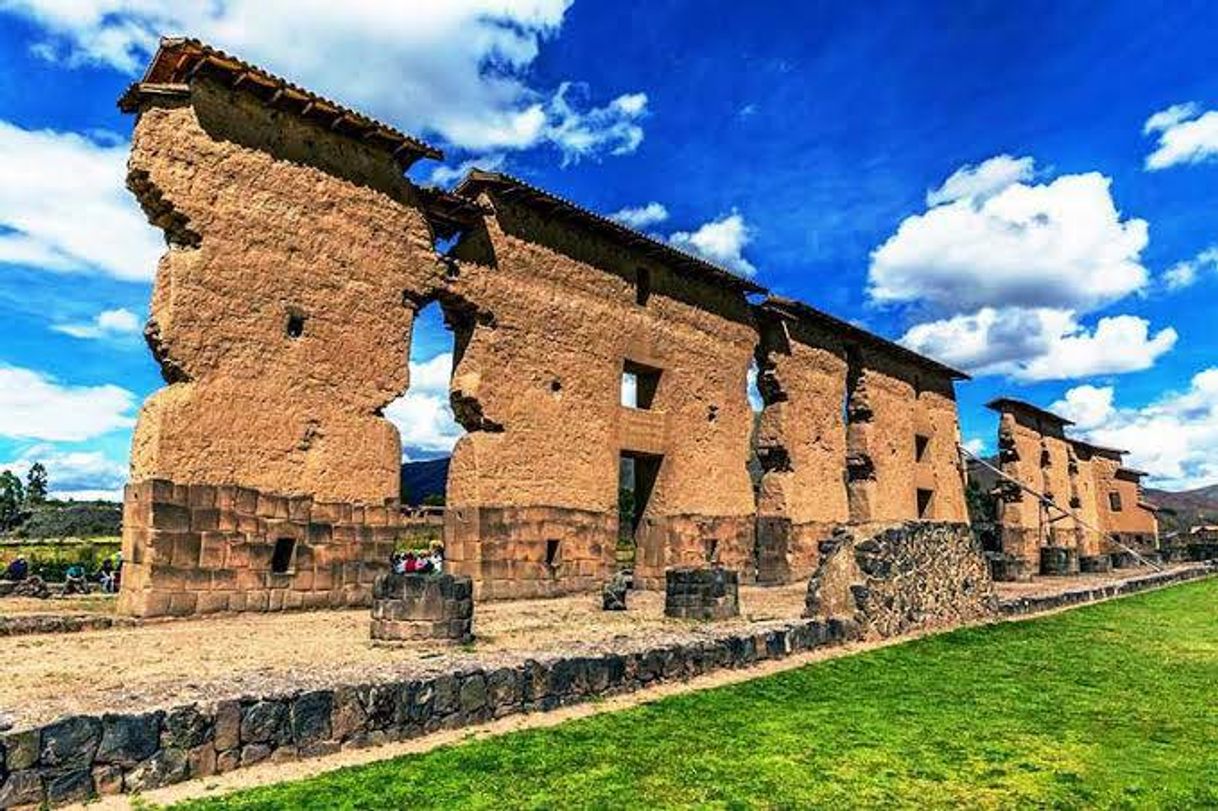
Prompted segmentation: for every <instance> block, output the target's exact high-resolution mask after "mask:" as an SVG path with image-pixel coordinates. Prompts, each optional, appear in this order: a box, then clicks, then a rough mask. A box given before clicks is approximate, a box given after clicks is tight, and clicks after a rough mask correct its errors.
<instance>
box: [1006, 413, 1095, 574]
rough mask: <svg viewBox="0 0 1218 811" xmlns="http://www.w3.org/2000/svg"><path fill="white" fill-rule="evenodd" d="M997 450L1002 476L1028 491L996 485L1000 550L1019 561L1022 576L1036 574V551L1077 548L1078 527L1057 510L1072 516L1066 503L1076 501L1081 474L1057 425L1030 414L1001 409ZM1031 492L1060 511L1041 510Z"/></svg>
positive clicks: (1069, 445)
mask: <svg viewBox="0 0 1218 811" xmlns="http://www.w3.org/2000/svg"><path fill="white" fill-rule="evenodd" d="M998 448H999V459H1000V465H1001V469H1002V471H1003V473H1005V474H1006V475H1008V476H1010V477H1011V478H1012V479H1015V480H1016V481H1018V482H1020V483H1021V484H1023V485H1025V486H1026V487H1028V488H1030V490H1031V492H1027V491H1023V490H1020V489H1018V488H1017V487H1015V486H1013V485H1010V484H1009V483H1005V482H1004V483H1002V484H1001V485H1000V491H1001V495H1000V503H999V509H998V522H999V524H1000V526H1001V528H1002V542H1003V552H1004V553H1006V554H1007V555H1008V556H1010V557H1012V558H1013V559H1015V560H1017V561H1020V562H1022V564H1023V566H1024V570H1025V573H1026V574H1028V575H1031V574H1035V573H1037V572H1039V570H1040V549H1041V547H1043V546H1058V547H1063V548H1066V549H1073V550H1076V551H1077V550H1078V549H1079V548H1080V543H1081V542H1082V540H1083V538H1082V535H1081V527H1080V525H1079V524H1078V523H1077V521H1076V520H1075V518H1074V516H1073V514H1063V512H1061V510H1067V511H1069V512H1071V513H1072V512H1073V509H1074V508H1072V507H1070V506H1069V505H1071V504H1077V503H1080V502H1081V498H1082V492H1083V491H1082V490H1081V489H1080V485H1079V479H1080V476H1081V475H1082V473H1083V470H1082V467H1081V466H1080V464H1079V462H1078V458H1077V456H1076V453H1075V450H1074V447H1073V445H1072V444H1071V443H1070V442H1069V441H1068V440H1067V439H1066V438H1065V434H1064V432H1063V431H1062V426H1061V424H1060V423H1058V422H1053V421H1049V420H1046V419H1045V418H1042V417H1040V416H1037V415H1035V414H1029V413H1024V412H1014V411H1002V412H1001V417H1000V420H999V427H998ZM1034 493H1038V494H1043V495H1045V496H1048V497H1049V498H1051V499H1052V500H1053V502H1054V503H1055V504H1057V505H1058V506H1059V507H1060V508H1061V510H1053V509H1049V508H1046V507H1044V506H1042V504H1041V502H1040V500H1039V499H1038V498H1037V496H1036V495H1034Z"/></svg>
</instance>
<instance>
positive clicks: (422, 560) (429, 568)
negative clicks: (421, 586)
mask: <svg viewBox="0 0 1218 811" xmlns="http://www.w3.org/2000/svg"><path fill="white" fill-rule="evenodd" d="M418 561H419V563H418V567H419V574H431V573H432V572H434V571H435V570H436V567H435V566H433V565H432V563H431V558H430V557H429V556H427V555H419V556H418Z"/></svg>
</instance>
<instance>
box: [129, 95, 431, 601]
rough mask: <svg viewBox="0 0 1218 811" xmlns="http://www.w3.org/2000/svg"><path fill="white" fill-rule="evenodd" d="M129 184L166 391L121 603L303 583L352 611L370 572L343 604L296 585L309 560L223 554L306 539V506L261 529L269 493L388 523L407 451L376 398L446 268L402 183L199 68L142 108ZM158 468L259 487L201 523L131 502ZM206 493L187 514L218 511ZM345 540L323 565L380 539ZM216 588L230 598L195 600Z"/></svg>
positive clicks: (157, 404) (400, 377)
mask: <svg viewBox="0 0 1218 811" xmlns="http://www.w3.org/2000/svg"><path fill="white" fill-rule="evenodd" d="M128 185H129V187H130V188H131V190H132V191H133V192H134V193H135V195H136V196H137V198H138V199H139V202H140V204H141V205H142V206H143V208H144V210H145V211H146V212H147V214H148V216H149V219H150V220H151V221H152V222H153V224H155V225H157V226H158V227H160V228H161V229H162V230H163V231H164V232H165V235H166V239H167V242H168V244H169V247H168V250H167V251H166V253H165V254H164V256H163V257H162V258H161V261H160V263H159V265H158V268H157V274H156V281H155V286H154V290H153V296H152V303H151V316H150V319H149V322H148V326H147V328H146V331H145V332H146V336H147V338H148V343H149V345H150V347H151V348H152V351H153V354H154V356H155V357H156V359H157V360H158V362H159V363H160V365H161V369H162V373H163V375H164V377H165V380H166V383H167V384H168V385H167V386H166V387H165V388H163V389H161V390H159V391H157V392H156V393H155V394H153V395H152V396H151V397H150V398H148V400H147V401H146V402H145V403H144V406H143V408H142V409H141V411H140V415H139V420H138V423H137V426H136V429H135V435H134V439H133V443H132V451H131V477H130V480H131V482H132V488H129V489H128V493H127V502H128V503H127V508H128V509H127V513H128V515H129V520H125V521H124V526H123V553H124V558H125V561H126V564H127V565H126V566H125V567H124V588H123V594H122V597H121V601H120V602H121V607H122V610H123V611H125V612H127V613H131V614H137V615H155V614H160V613H190V612H192V611H194V610H198V611H200V612H203V611H207V610H228V609H239V608H241V607H251V608H252V607H259V608H272V609H273V608H276V607H293V605H292V603H293V601H294V602H296V603H298V604H302V605H303V604H306V602H309V603H310V604H312V600H310V601H306V600H304V598H299V599H298V597H299V595H297V597H284V598H279V597H275V596H274V595H275V594H278V593H280V591H281V590H283V593H284V594H288V595H291V594H297V592H299V591H302V590H303V592H304V593H313V592H314V590H315V589H316V591H317V592H319V593H326V594H328V595H330V596H327V597H326V598H325V599H324V600H323V599H322V598H312V599H315V600H316V601H317V604H325V605H336V604H343V605H346V604H351V603H353V602H354V603H360V604H362V603H363V602H365V599H366V598H365V596H364V595H363V591H364V590H365V589H366V587H367V586H368V585H370V583H371V580H370V579H369V578H368V577H365V576H364V575H363V574H360V575H353V576H351V577H347V576H346V575H343V576H342V577H341V578H340V579H339V581H338V582H339V584H340V585H337V586H334V589H341V588H346V587H348V586H351V587H353V588H354V587H356V586H358V590H359V592H360V593H359V594H358V595H354V596H353V595H352V594H350V593H344V594H339V593H338V592H337V591H335V592H334V593H331V588H330V586H329V585H323V586H314V585H312V584H310V585H308V586H304V587H301V584H302V583H303V582H304V577H303V572H301V574H300V575H298V576H294V578H293V582H294V585H292V586H288V585H285V584H284V583H282V582H279V583H270V582H269V581H268V580H267V578H266V576H265V573H264V572H257V573H255V570H254V569H251V568H249V566H248V564H247V563H243V562H242V561H244V560H245V557H244V556H243V555H242V554H241V553H235V552H233V551H232V550H237V549H241V550H244V549H246V548H247V547H248V549H249V551H250V553H251V554H253V555H254V556H255V557H256V556H257V555H259V554H260V550H265V549H267V548H270V547H271V546H273V544H274V543H275V541H276V539H277V538H278V537H280V536H282V537H289V536H290V537H298V538H301V539H302V540H303V539H305V538H306V536H308V534H309V533H310V532H312V531H313V527H312V525H311V524H310V523H309V519H308V517H307V515H306V517H305V518H303V519H301V518H300V517H299V516H298V515H293V516H291V521H292V523H291V524H290V525H289V524H287V523H285V524H284V525H283V526H274V522H278V521H285V520H286V519H288V518H289V516H287V515H286V514H284V515H281V514H280V512H282V510H280V509H279V507H275V508H274V510H273V511H272V512H270V513H267V512H264V509H263V502H265V501H267V500H271V501H274V503H275V504H280V503H281V502H282V503H283V504H286V503H289V501H290V500H293V499H295V500H300V499H305V500H310V501H311V500H313V499H316V501H317V502H318V503H330V504H335V505H337V504H342V505H344V509H345V510H346V511H347V514H348V515H350V512H351V510H353V509H354V510H358V511H361V512H362V511H363V510H364V508H365V506H366V507H367V509H368V510H369V511H375V512H377V513H378V514H379V513H385V512H386V511H387V510H388V514H389V515H396V511H397V510H396V499H397V497H398V487H399V484H398V481H399V470H400V464H401V462H400V460H401V447H400V442H399V437H398V432H397V429H396V428H395V427H394V426H393V425H392V423H390V422H389V421H388V420H386V419H385V418H384V417H383V416H382V413H381V410H382V409H383V408H384V406H385V405H387V404H388V403H389V402H390V401H391V400H393V399H394V398H395V397H397V396H398V395H400V394H401V393H402V392H403V391H404V390H405V389H406V387H407V384H408V366H407V359H408V357H409V341H410V332H411V325H412V322H413V318H414V309H413V307H412V306H409V304H410V301H409V299H408V298H407V299H404V296H403V293H404V291H408V292H411V293H412V294H414V295H417V296H422V295H425V294H427V293H428V292H430V291H431V290H433V289H434V288H435V286H436V285H437V284H439V282H440V280H441V267H440V266H439V264H438V263H437V262H436V261H435V255H434V252H433V250H432V249H431V244H430V243H431V232H430V229H429V227H428V225H427V223H426V221H425V219H424V217H423V214H422V212H421V210H420V209H419V207H418V200H417V198H416V193H415V191H414V190H413V188H412V187H411V186H410V184H409V183H408V182H407V181H406V180H405V179H404V178H403V177H402V172H401V169H400V168H399V166H398V165H397V163H396V162H395V161H394V160H393V158H392V157H391V156H390V155H389V154H388V153H386V152H384V151H377V150H375V149H372V148H371V147H368V146H365V145H364V144H362V143H360V142H358V141H356V140H352V139H349V138H341V137H339V136H337V135H334V134H332V133H331V132H330V131H329V130H328V129H327V128H325V127H322V126H319V125H317V124H313V123H308V122H305V121H303V120H301V119H299V118H296V117H294V116H289V115H284V114H282V113H278V112H276V111H274V110H271V109H269V108H268V107H266V106H264V105H263V104H262V103H261V102H260V101H258V100H257V99H255V98H253V97H252V96H249V95H247V94H246V93H243V92H240V91H233V90H229V89H227V88H224V87H221V86H220V85H219V84H217V83H215V82H213V81H211V80H209V79H207V78H203V77H200V78H198V79H196V80H195V81H194V82H193V83H192V84H191V86H190V89H189V95H188V96H187V97H180V98H166V97H158V98H157V100H156V101H148V102H145V103H144V106H143V107H142V109H141V111H140V115H139V119H138V121H137V123H136V126H135V132H134V135H133V138H132V151H131V157H130V161H129V164H128ZM154 480H159V481H163V482H168V483H169V486H170V487H171V488H172V487H173V486H175V485H176V486H178V487H181V488H185V487H189V488H191V492H204V491H205V488H214V487H221V488H226V490H224V491H223V492H229V491H232V490H233V489H234V488H243V490H242V492H248V493H252V494H253V495H251V496H249V497H248V500H249V502H250V504H249V505H248V508H245V507H243V510H244V515H243V517H242V521H243V522H242V523H241V524H240V526H238V523H237V518H233V520H232V521H230V522H229V523H230V525H226V526H216V525H213V523H212V522H211V521H210V519H204V520H203V522H202V523H201V524H198V525H196V524H195V523H194V518H193V517H190V516H181V515H177V514H171V513H175V511H176V510H178V509H179V508H185V506H187V505H180V504H177V503H171V502H166V504H167V505H168V506H171V507H172V508H173V509H170V510H154V511H153V512H151V513H145V511H144V510H145V507H144V505H142V504H135V503H132V501H131V499H132V498H133V495H132V494H133V493H140V492H144V491H146V490H148V488H149V487H151V486H152V485H151V483H152V482H153V481H154ZM206 492H211V491H210V490H209V491H206ZM204 500H205V501H206V502H207V503H205V504H204V503H199V504H192V505H188V506H191V507H199V508H201V509H207V510H211V509H214V508H216V507H217V505H215V504H214V503H212V498H210V497H209V498H207V499H204ZM291 503H296V502H295V501H291ZM387 503H389V506H388V507H387V506H386V505H387ZM232 506H233V505H231V504H229V505H222V506H220V509H226V508H231V507H232ZM268 509H269V508H268ZM133 512H134V514H136V515H139V516H140V517H139V518H137V519H131V518H130V516H131V515H132V514H133ZM306 512H307V511H306ZM387 520H388V519H387ZM217 532H220V533H229V534H227V535H225V537H224V538H219V537H212V536H210V535H208V533H212V534H214V533H217ZM238 532H240V533H242V534H241V536H240V540H238V537H237V536H236V535H235V533H238ZM343 540H344V543H341V544H337V545H335V546H333V547H331V548H330V549H329V551H328V552H326V553H324V554H323V555H322V557H323V558H324V559H326V560H332V561H333V562H334V563H335V564H340V563H341V564H344V565H350V566H355V567H360V566H371V565H373V564H374V562H375V559H376V558H377V556H378V555H379V553H380V551H383V550H381V549H379V548H378V547H369V548H367V549H363V548H360V547H359V545H358V544H357V543H353V542H356V541H359V540H360V538H359V537H351V538H346V539H343ZM220 547H226V548H227V549H229V550H230V552H229V557H228V558H226V557H225V555H224V554H223V553H222V551H214V553H213V549H214V550H219V549H220ZM304 549H305V547H304V546H302V547H301V552H300V554H301V555H305V554H306V552H305V551H304ZM234 556H235V557H234ZM223 560H228V561H229V562H228V563H218V562H217V561H223ZM233 561H236V562H235V563H234V562H233ZM279 579H280V580H282V578H279ZM205 581H206V584H205ZM364 581H367V582H364ZM213 586H214V588H215V591H216V593H217V594H219V593H223V594H224V595H225V598H224V599H222V598H221V597H219V596H207V597H199V596H198V595H199V594H203V593H207V594H211V592H212V589H213ZM230 593H232V594H240V593H244V594H245V595H246V596H245V597H244V598H242V597H234V598H233V599H231V600H229V599H228V596H229V595H230ZM171 594H174V595H177V596H176V597H173V598H171V596H170V595H171ZM264 597H265V598H266V599H263V598H264ZM280 599H284V600H286V602H282V603H278V604H277V603H276V602H275V601H277V600H280ZM188 606H190V607H191V608H189V609H188Z"/></svg>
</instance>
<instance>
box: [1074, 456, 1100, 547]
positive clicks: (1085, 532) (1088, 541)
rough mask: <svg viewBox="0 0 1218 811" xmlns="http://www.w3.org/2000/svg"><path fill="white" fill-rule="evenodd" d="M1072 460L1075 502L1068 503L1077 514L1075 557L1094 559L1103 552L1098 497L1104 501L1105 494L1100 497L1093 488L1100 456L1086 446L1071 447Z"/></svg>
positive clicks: (1094, 487)
mask: <svg viewBox="0 0 1218 811" xmlns="http://www.w3.org/2000/svg"><path fill="white" fill-rule="evenodd" d="M1071 447H1072V449H1073V450H1074V454H1075V458H1076V459H1077V464H1078V476H1077V477H1076V480H1075V485H1076V490H1077V493H1078V499H1077V502H1074V503H1072V504H1071V507H1072V509H1073V510H1074V511H1075V513H1077V514H1078V517H1079V519H1081V520H1079V521H1078V522H1077V525H1078V539H1079V540H1078V554H1079V557H1087V558H1090V557H1095V556H1096V555H1100V554H1102V553H1104V552H1105V551H1106V550H1105V541H1104V536H1103V533H1102V532H1101V529H1102V527H1103V526H1104V525H1103V523H1102V519H1101V518H1100V501H1099V500H1100V498H1101V497H1102V498H1104V499H1105V500H1107V498H1108V496H1107V495H1106V494H1105V495H1103V496H1101V493H1100V491H1099V490H1098V489H1097V487H1096V466H1097V465H1100V464H1102V463H1103V461H1104V460H1103V459H1102V457H1099V456H1097V455H1095V453H1094V452H1093V451H1091V449H1089V448H1088V447H1087V446H1085V445H1079V444H1072V445H1071Z"/></svg>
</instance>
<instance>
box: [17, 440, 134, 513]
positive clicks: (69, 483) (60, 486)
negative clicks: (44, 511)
mask: <svg viewBox="0 0 1218 811" xmlns="http://www.w3.org/2000/svg"><path fill="white" fill-rule="evenodd" d="M35 462H41V463H42V464H43V466H44V467H45V468H46V469H47V481H48V483H49V484H50V495H51V496H52V497H53V498H70V499H75V500H77V501H85V500H94V499H99V498H100V499H105V500H108V501H121V500H122V492H123V491H122V488H123V485H124V484H126V482H127V464H126V463H125V462H116V461H114V460H113V459H110V458H109V457H107V456H106V455H105V454H103V453H100V452H97V451H63V450H60V449H58V448H56V447H54V446H53V445H46V444H41V445H35V446H34V447H32V448H28V449H27V450H25V451H24V452H23V453H22V454H21V455H20V456H19V457H18V458H17V459H14V460H13V461H11V462H0V470H11V471H12V472H13V473H15V474H17V475H18V476H20V477H21V479H22V480H23V481H24V480H25V477H26V474H27V473H28V472H29V469H30V467H31V466H32V465H33V464H34V463H35Z"/></svg>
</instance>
